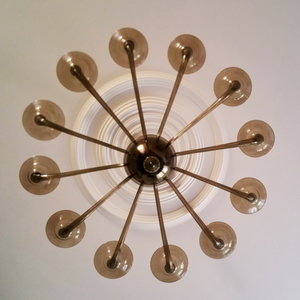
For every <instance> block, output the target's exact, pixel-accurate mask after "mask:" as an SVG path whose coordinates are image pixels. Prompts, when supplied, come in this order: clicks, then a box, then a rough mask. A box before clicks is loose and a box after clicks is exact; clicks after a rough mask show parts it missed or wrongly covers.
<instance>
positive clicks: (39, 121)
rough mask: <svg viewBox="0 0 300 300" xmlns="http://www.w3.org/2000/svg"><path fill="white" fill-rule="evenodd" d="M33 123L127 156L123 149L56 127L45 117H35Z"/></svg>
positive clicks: (56, 125)
mask: <svg viewBox="0 0 300 300" xmlns="http://www.w3.org/2000/svg"><path fill="white" fill-rule="evenodd" d="M34 121H35V123H36V124H37V125H39V126H46V127H49V128H53V129H55V130H58V131H61V132H63V133H66V134H69V135H72V136H75V137H78V138H80V139H83V140H86V141H89V142H92V143H95V144H98V145H101V146H104V147H107V148H110V149H113V150H116V151H119V152H123V153H127V154H128V152H127V151H126V150H125V149H122V148H119V147H116V146H113V145H111V144H108V143H105V142H102V141H99V140H97V139H94V138H92V137H89V136H87V135H84V134H81V133H78V132H76V131H73V130H70V129H68V128H65V127H63V126H60V125H58V124H56V123H53V122H51V121H49V120H47V118H46V117H45V116H43V115H38V116H35V119H34Z"/></svg>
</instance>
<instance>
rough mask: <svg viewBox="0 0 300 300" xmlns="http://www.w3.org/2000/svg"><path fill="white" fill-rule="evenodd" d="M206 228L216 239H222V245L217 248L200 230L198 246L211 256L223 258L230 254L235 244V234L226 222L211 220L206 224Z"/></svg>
mask: <svg viewBox="0 0 300 300" xmlns="http://www.w3.org/2000/svg"><path fill="white" fill-rule="evenodd" d="M207 227H208V229H209V230H210V231H211V232H212V233H213V234H214V235H215V237H216V238H217V239H221V240H222V241H223V244H224V245H223V247H222V248H221V249H218V248H216V247H215V246H214V244H213V243H212V242H211V240H210V239H209V238H208V237H207V236H206V234H205V233H204V232H203V231H202V232H201V234H200V247H201V249H202V251H203V252H204V253H205V254H206V255H207V256H209V257H211V258H216V259H220V258H225V257H227V256H228V255H229V254H231V253H232V252H233V250H234V248H235V246H236V241H237V239H236V235H235V232H234V230H233V229H232V228H231V227H230V226H229V225H228V224H226V223H223V222H213V223H210V224H209V225H207Z"/></svg>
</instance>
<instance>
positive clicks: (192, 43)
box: [168, 34, 206, 74]
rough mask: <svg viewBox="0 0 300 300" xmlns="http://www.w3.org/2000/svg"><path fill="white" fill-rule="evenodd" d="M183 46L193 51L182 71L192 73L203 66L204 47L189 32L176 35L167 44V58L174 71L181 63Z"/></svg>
mask: <svg viewBox="0 0 300 300" xmlns="http://www.w3.org/2000/svg"><path fill="white" fill-rule="evenodd" d="M185 47H189V48H191V49H192V51H193V53H192V55H191V56H190V59H189V62H188V64H187V67H186V69H185V72H184V73H185V74H192V73H195V72H197V71H198V70H199V69H200V68H201V67H202V66H203V64H204V62H205V58H206V51H205V47H204V45H203V44H202V42H201V41H200V40H199V39H198V38H197V37H195V36H193V35H190V34H183V35H180V36H178V37H176V38H175V39H174V40H173V41H172V42H171V44H170V46H169V49H168V59H169V62H170V64H171V66H172V67H173V68H174V69H175V70H176V71H179V68H180V66H181V63H182V50H183V49H184V48H185Z"/></svg>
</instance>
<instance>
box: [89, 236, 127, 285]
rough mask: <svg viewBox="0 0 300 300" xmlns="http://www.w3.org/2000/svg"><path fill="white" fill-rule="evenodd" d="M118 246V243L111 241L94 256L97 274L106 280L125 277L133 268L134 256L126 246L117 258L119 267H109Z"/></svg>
mask: <svg viewBox="0 0 300 300" xmlns="http://www.w3.org/2000/svg"><path fill="white" fill-rule="evenodd" d="M117 244H118V242H117V241H110V242H107V243H106V244H103V245H101V246H100V247H99V248H98V250H97V251H96V253H95V256H94V265H95V268H96V270H97V272H98V273H99V274H100V275H102V276H104V277H106V278H111V279H115V278H120V277H123V276H124V275H126V274H127V273H128V272H129V270H130V269H131V267H132V263H133V255H132V252H131V250H130V248H129V247H128V246H127V245H126V244H123V245H122V247H121V249H120V252H119V254H118V256H117V266H116V267H115V268H113V269H112V268H109V267H108V265H107V263H108V261H109V260H110V259H111V258H112V256H113V254H114V251H115V249H116V246H117Z"/></svg>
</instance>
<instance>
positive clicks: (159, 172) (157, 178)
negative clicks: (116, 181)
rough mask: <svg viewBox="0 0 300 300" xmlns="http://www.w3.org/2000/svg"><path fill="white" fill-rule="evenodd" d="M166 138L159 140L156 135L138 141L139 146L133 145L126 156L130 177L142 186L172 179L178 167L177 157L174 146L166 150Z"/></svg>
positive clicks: (129, 147) (125, 161)
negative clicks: (142, 184) (174, 168)
mask: <svg viewBox="0 0 300 300" xmlns="http://www.w3.org/2000/svg"><path fill="white" fill-rule="evenodd" d="M166 145H167V141H166V140H165V139H164V138H160V139H159V140H157V137H156V136H154V135H148V136H147V141H146V140H145V139H144V137H140V138H138V139H137V144H135V143H131V144H130V145H129V146H128V148H127V149H126V150H127V151H128V153H130V154H125V156H124V164H127V166H126V167H125V170H126V172H127V174H128V175H133V178H132V180H133V181H135V182H137V183H138V184H140V183H141V182H144V184H145V185H153V183H156V184H158V183H161V182H162V181H163V180H164V179H165V178H170V177H171V176H172V174H173V173H174V170H173V169H172V168H173V167H175V166H176V157H172V156H173V155H174V153H175V151H174V149H173V147H172V146H169V147H167V148H166Z"/></svg>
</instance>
